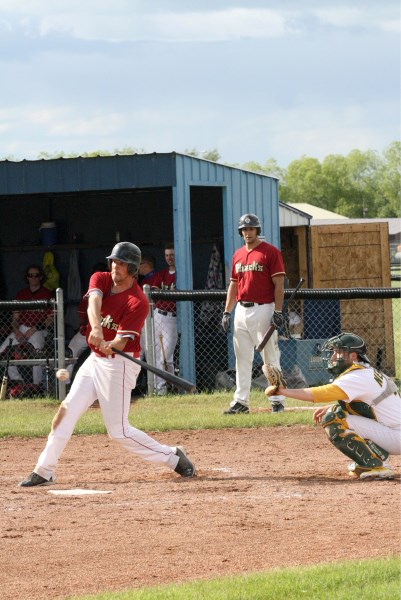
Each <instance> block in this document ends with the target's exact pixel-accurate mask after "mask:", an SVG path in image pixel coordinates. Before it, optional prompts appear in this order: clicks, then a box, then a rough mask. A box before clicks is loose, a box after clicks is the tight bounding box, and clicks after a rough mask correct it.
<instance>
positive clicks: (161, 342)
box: [159, 333, 168, 371]
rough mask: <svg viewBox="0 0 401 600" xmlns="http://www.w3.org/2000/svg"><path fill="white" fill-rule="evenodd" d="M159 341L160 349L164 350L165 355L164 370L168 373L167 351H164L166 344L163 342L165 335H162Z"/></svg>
mask: <svg viewBox="0 0 401 600" xmlns="http://www.w3.org/2000/svg"><path fill="white" fill-rule="evenodd" d="M159 340H160V347H161V349H162V355H163V368H164V370H165V371H168V368H167V357H166V351H165V349H164V342H163V334H162V333H161V334H160V335H159Z"/></svg>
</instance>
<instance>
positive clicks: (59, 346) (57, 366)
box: [54, 288, 66, 402]
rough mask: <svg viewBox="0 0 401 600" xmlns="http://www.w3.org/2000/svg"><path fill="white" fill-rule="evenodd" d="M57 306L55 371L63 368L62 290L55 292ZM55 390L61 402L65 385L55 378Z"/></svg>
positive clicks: (64, 394)
mask: <svg viewBox="0 0 401 600" xmlns="http://www.w3.org/2000/svg"><path fill="white" fill-rule="evenodd" d="M56 306H57V338H56V340H57V355H56V360H55V364H54V367H55V371H57V370H58V369H64V367H65V325H64V294H63V290H62V288H57V290H56ZM56 382H57V385H56V389H57V390H58V399H59V400H60V401H61V402H62V401H63V400H64V398H65V396H66V393H65V392H66V385H65V382H64V381H60V380H59V379H57V378H56Z"/></svg>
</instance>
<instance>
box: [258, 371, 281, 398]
mask: <svg viewBox="0 0 401 600" xmlns="http://www.w3.org/2000/svg"><path fill="white" fill-rule="evenodd" d="M262 371H263V373H264V375H265V377H266V379H267V383H269V385H268V387H267V388H266V389H265V394H266V396H274V395H275V394H277V391H278V388H280V387H283V388H285V387H287V384H286V381H285V379H284V376H283V374H282V372H281V371H280V369H278V368H277V367H273V365H263V367H262Z"/></svg>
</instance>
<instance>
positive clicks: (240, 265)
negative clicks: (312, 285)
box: [231, 242, 285, 304]
mask: <svg viewBox="0 0 401 600" xmlns="http://www.w3.org/2000/svg"><path fill="white" fill-rule="evenodd" d="M275 275H285V270H284V262H283V257H282V256H281V252H280V250H278V249H277V248H276V247H275V246H272V245H271V244H268V243H267V242H260V244H259V245H258V246H257V247H256V248H253V249H252V250H249V251H248V250H247V249H246V246H242V247H241V248H239V249H238V250H237V251H236V252H235V253H234V256H233V260H232V268H231V280H232V281H236V282H237V283H238V291H237V301H238V302H239V301H240V300H243V301H246V302H258V303H260V304H263V303H271V302H274V283H273V281H272V277H274V276H275Z"/></svg>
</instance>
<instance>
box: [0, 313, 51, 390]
mask: <svg viewBox="0 0 401 600" xmlns="http://www.w3.org/2000/svg"><path fill="white" fill-rule="evenodd" d="M18 329H19V330H20V332H21V333H26V332H27V331H28V330H29V329H30V327H28V326H27V325H20V326H19V328H18ZM45 334H46V332H45V331H35V333H34V334H33V335H31V337H30V338H29V340H27V341H28V342H29V343H30V344H31V345H32V346H33V347H34V348H35V349H36V350H42V349H43V348H44V346H45V341H46V340H45ZM9 340H12V346H18V344H19V341H18V340H17V338H16V336H15V334H14V333H10V335H9V336H7V337H6V339H5V340H4V341H3V343H2V344H1V346H0V352H3V351H4V350H5V349H6V348H8V346H9V344H10V342H9ZM42 374H43V367H42V366H41V365H35V366H34V367H32V381H33V383H34V384H35V385H39V384H41V383H42ZM8 377H9V379H10V380H11V381H23V377H22V375H21V374H20V372H19V371H18V367H16V366H15V365H11V366H10V367H8Z"/></svg>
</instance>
